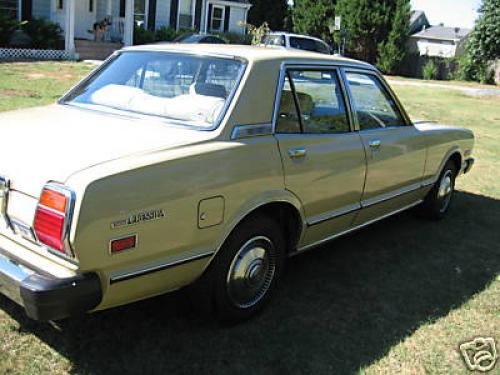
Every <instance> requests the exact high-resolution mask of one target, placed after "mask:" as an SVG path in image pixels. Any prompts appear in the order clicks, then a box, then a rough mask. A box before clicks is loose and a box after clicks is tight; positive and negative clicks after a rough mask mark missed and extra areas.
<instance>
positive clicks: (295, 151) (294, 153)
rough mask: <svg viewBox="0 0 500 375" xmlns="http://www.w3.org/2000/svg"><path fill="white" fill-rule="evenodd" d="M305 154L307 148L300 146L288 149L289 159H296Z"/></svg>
mask: <svg viewBox="0 0 500 375" xmlns="http://www.w3.org/2000/svg"><path fill="white" fill-rule="evenodd" d="M306 154H307V150H306V149H305V148H303V147H300V148H291V149H289V150H288V156H289V157H290V159H298V158H303V157H305V156H306Z"/></svg>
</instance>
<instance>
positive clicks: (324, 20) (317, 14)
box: [292, 0, 335, 43]
mask: <svg viewBox="0 0 500 375" xmlns="http://www.w3.org/2000/svg"><path fill="white" fill-rule="evenodd" d="M334 20H335V0H295V1H294V6H293V9H292V21H293V28H294V30H295V31H296V32H298V33H302V34H308V35H312V36H315V37H318V38H321V39H323V40H325V41H326V42H328V43H331V42H332V41H333V38H332V35H331V33H330V29H329V26H330V25H332V24H333V22H334Z"/></svg>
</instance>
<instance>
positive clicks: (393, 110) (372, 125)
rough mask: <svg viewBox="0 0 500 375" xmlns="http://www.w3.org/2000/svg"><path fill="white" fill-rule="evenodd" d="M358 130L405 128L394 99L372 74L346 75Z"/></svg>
mask: <svg viewBox="0 0 500 375" xmlns="http://www.w3.org/2000/svg"><path fill="white" fill-rule="evenodd" d="M347 84H348V85H349V88H350V91H351V95H352V101H353V103H352V104H353V107H354V112H355V113H356V115H357V117H358V122H359V127H360V130H367V129H377V128H387V127H393V126H405V125H406V123H405V121H404V119H403V117H402V116H401V113H400V112H399V110H398V108H397V105H396V103H395V101H394V99H393V98H392V97H391V96H390V95H389V93H388V92H387V90H386V89H385V88H384V86H383V85H382V83H381V82H380V80H379V79H378V78H377V77H376V76H374V75H372V74H363V73H347Z"/></svg>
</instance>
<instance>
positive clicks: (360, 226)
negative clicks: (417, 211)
mask: <svg viewBox="0 0 500 375" xmlns="http://www.w3.org/2000/svg"><path fill="white" fill-rule="evenodd" d="M422 202H423V200H422V199H419V200H417V201H415V202H414V203H411V204H409V205H407V206H404V207H401V208H398V209H397V210H395V211H392V212H389V213H388V214H385V215H382V216H380V217H378V218H375V219H372V220H369V221H367V222H366V223H363V224H360V225H357V226H355V227H352V228H349V229H347V230H345V231H342V232H340V233H337V234H334V235H331V236H328V237H326V238H324V239H322V240H319V241H316V242H314V243H312V244H309V245H305V246H302V247H301V248H299V249H297V251H296V252H294V253H292V254H291V256H293V255H296V254H300V253H303V252H304V251H307V250H310V249H312V248H314V247H316V246H319V245H322V244H324V243H326V242H329V241H331V240H334V239H336V238H338V237H341V236H343V235H346V234H348V233H351V232H354V231H356V230H359V229H361V228H364V227H366V226H368V225H371V224H373V223H376V222H377V221H380V220H383V219H386V218H388V217H390V216H393V215H396V214H398V213H400V212H403V211H406V210H408V209H410V208H412V207H415V206H417V205H419V204H420V203H422Z"/></svg>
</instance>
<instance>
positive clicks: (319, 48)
mask: <svg viewBox="0 0 500 375" xmlns="http://www.w3.org/2000/svg"><path fill="white" fill-rule="evenodd" d="M314 43H316V51H318V52H320V53H324V54H327V55H329V54H330V47H328V46H327V45H326V44H324V43H321V42H320V41H318V40H316V41H314Z"/></svg>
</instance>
